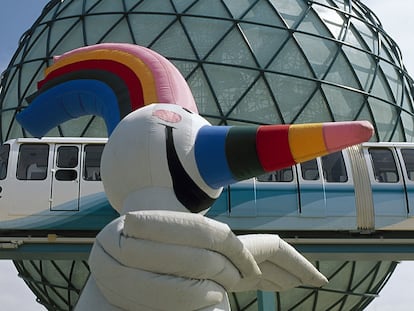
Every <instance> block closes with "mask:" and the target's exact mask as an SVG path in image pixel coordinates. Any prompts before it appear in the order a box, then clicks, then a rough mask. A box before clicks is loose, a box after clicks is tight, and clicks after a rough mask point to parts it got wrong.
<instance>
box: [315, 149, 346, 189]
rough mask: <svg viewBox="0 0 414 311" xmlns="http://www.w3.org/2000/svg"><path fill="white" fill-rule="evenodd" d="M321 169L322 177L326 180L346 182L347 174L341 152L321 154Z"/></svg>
mask: <svg viewBox="0 0 414 311" xmlns="http://www.w3.org/2000/svg"><path fill="white" fill-rule="evenodd" d="M321 160H322V171H323V178H324V180H325V181H326V182H347V181H348V175H347V173H346V167H345V162H344V158H343V156H342V152H340V151H339V152H335V153H331V154H328V155H326V156H323V157H322V158H321Z"/></svg>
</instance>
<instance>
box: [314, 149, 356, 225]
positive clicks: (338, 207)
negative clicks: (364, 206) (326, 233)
mask: <svg viewBox="0 0 414 311" xmlns="http://www.w3.org/2000/svg"><path fill="white" fill-rule="evenodd" d="M321 164H322V172H323V188H324V192H325V202H326V203H325V204H326V216H327V217H335V219H336V225H337V227H338V229H345V228H353V227H355V224H356V207H355V191H354V183H353V178H352V177H353V176H352V172H351V169H350V163H349V158H348V156H347V153H344V152H342V151H338V152H335V153H331V154H328V155H326V156H323V157H321Z"/></svg>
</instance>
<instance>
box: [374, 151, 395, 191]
mask: <svg viewBox="0 0 414 311" xmlns="http://www.w3.org/2000/svg"><path fill="white" fill-rule="evenodd" d="M368 152H369V154H370V156H371V162H372V167H373V169H374V178H375V180H376V181H377V182H380V183H396V182H398V181H399V177H398V172H397V166H396V165H395V160H394V157H393V155H392V151H391V150H390V149H388V148H369V149H368Z"/></svg>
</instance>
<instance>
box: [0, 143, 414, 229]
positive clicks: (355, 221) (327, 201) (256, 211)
mask: <svg viewBox="0 0 414 311" xmlns="http://www.w3.org/2000/svg"><path fill="white" fill-rule="evenodd" d="M106 141H107V140H106V139H103V138H102V139H99V138H42V139H36V138H19V139H14V140H10V141H7V142H5V143H4V144H3V145H1V147H0V237H8V236H10V237H16V236H17V237H19V236H30V237H36V236H44V235H45V234H47V235H50V234H52V235H59V236H76V237H93V236H94V235H96V233H97V232H98V231H99V230H100V229H102V228H103V227H104V226H105V225H106V224H107V223H108V222H110V221H111V220H113V219H114V218H116V217H118V216H119V215H118V214H117V213H116V212H115V211H114V210H113V209H112V208H111V206H110V204H109V203H108V201H107V199H106V196H105V193H104V192H103V186H102V182H101V178H100V158H101V154H102V150H103V148H104V146H105V143H106ZM413 215H414V144H410V143H365V144H362V145H358V146H353V147H350V148H347V149H345V150H343V151H341V152H337V153H334V154H330V155H327V156H324V157H321V158H316V159H314V160H311V161H308V162H305V163H302V164H298V165H295V166H293V167H289V168H286V169H283V170H280V171H276V172H272V173H269V174H265V175H263V176H259V177H257V178H252V179H249V180H246V181H243V182H239V183H237V184H233V185H231V186H229V187H227V188H225V189H224V191H223V193H222V195H221V196H220V197H219V199H218V200H217V201H216V202H215V203H214V205H213V206H212V208H211V209H210V211H209V212H208V214H207V216H209V217H212V218H215V219H217V220H219V221H222V222H225V223H228V224H229V225H230V227H231V228H232V229H233V230H235V231H237V232H295V235H296V234H298V232H308V233H309V232H326V231H330V232H333V231H336V232H364V233H370V232H375V231H384V230H385V231H387V230H390V231H395V230H408V231H410V230H413V228H414V218H413Z"/></svg>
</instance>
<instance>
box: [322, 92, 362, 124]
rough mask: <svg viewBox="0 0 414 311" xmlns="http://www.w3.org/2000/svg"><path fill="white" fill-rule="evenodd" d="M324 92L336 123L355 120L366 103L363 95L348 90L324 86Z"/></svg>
mask: <svg viewBox="0 0 414 311" xmlns="http://www.w3.org/2000/svg"><path fill="white" fill-rule="evenodd" d="M322 90H323V92H324V94H325V97H326V100H327V102H328V104H329V107H330V110H331V111H332V114H333V115H334V116H335V121H346V120H350V119H355V118H356V116H357V114H358V112H359V110H360V109H361V106H362V105H363V104H364V101H365V98H364V96H363V95H362V94H359V93H357V92H353V91H350V90H348V89H346V88H340V87H337V86H330V85H327V84H323V85H322Z"/></svg>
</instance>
